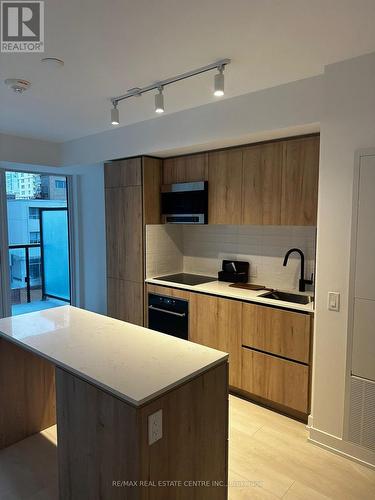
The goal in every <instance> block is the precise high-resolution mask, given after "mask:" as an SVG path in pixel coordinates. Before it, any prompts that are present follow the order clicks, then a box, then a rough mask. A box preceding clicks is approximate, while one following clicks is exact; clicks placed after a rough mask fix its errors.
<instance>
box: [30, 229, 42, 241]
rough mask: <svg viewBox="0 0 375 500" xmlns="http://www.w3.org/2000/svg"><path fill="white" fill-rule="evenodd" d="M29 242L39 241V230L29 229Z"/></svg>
mask: <svg viewBox="0 0 375 500" xmlns="http://www.w3.org/2000/svg"><path fill="white" fill-rule="evenodd" d="M30 243H40V232H39V231H31V232H30Z"/></svg>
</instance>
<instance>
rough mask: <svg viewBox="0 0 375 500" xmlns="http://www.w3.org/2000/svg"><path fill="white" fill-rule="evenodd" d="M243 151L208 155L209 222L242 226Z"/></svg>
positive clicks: (237, 150)
mask: <svg viewBox="0 0 375 500" xmlns="http://www.w3.org/2000/svg"><path fill="white" fill-rule="evenodd" d="M241 212H242V150H239V149H229V150H226V151H215V152H212V153H209V155H208V222H209V224H241Z"/></svg>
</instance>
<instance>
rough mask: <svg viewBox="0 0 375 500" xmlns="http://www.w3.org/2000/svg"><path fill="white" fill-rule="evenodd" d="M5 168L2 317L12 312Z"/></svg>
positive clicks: (0, 177)
mask: <svg viewBox="0 0 375 500" xmlns="http://www.w3.org/2000/svg"><path fill="white" fill-rule="evenodd" d="M5 172H6V171H5V169H2V168H0V318H3V317H6V316H10V315H11V312H12V307H11V300H10V287H9V241H8V207H7V196H6V181H5Z"/></svg>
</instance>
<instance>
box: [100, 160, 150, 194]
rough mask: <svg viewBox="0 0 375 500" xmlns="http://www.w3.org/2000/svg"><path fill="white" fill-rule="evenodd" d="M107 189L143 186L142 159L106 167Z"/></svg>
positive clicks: (117, 162) (111, 164) (110, 164)
mask: <svg viewBox="0 0 375 500" xmlns="http://www.w3.org/2000/svg"><path fill="white" fill-rule="evenodd" d="M104 180H105V187H106V188H112V187H128V186H140V185H141V184H142V158H140V157H139V158H130V159H128V160H119V161H116V162H113V163H106V164H105V166H104Z"/></svg>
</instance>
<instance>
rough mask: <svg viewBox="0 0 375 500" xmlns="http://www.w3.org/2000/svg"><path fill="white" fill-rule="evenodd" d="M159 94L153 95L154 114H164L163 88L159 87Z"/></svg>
mask: <svg viewBox="0 0 375 500" xmlns="http://www.w3.org/2000/svg"><path fill="white" fill-rule="evenodd" d="M158 90H159V92H158V93H157V94H155V113H164V96H163V87H159V89H158Z"/></svg>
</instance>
